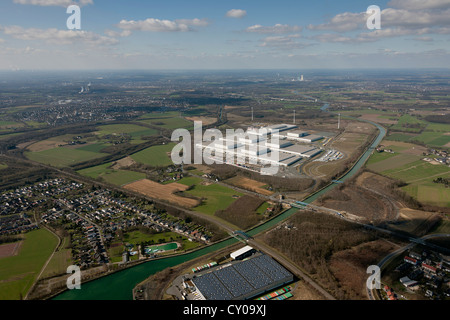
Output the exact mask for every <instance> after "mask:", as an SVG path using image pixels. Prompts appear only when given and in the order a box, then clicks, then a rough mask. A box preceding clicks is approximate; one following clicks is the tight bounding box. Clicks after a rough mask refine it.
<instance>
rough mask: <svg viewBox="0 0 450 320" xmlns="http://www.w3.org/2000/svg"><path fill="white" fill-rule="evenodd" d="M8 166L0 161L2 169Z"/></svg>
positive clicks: (0, 168)
mask: <svg viewBox="0 0 450 320" xmlns="http://www.w3.org/2000/svg"><path fill="white" fill-rule="evenodd" d="M6 168H8V166H7V165H6V164H3V163H0V170H3V169H6Z"/></svg>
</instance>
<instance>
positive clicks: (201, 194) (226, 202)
mask: <svg viewBox="0 0 450 320" xmlns="http://www.w3.org/2000/svg"><path fill="white" fill-rule="evenodd" d="M187 193H189V194H192V195H193V196H195V197H198V198H204V199H205V200H204V202H203V204H201V205H199V206H197V207H195V208H194V210H195V211H198V212H201V213H205V214H209V215H214V213H215V212H216V211H217V210H225V209H226V208H228V207H229V206H230V205H231V204H232V203H233V202H234V201H236V199H235V198H233V196H239V197H241V196H243V195H244V194H242V193H240V192H237V191H234V190H233V189H230V188H227V187H224V186H221V185H218V184H211V185H209V186H204V185H195V186H194V188H193V189H191V190H189V191H187Z"/></svg>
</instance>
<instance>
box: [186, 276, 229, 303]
mask: <svg viewBox="0 0 450 320" xmlns="http://www.w3.org/2000/svg"><path fill="white" fill-rule="evenodd" d="M193 282H194V284H195V285H196V286H197V287H198V288H199V289H200V292H201V293H202V294H203V296H204V297H205V298H206V299H209V300H231V299H233V296H232V295H231V293H230V292H229V291H228V290H227V289H226V288H224V286H223V285H222V283H221V282H220V281H219V280H218V279H217V277H216V276H215V275H214V274H213V273H207V274H205V275H203V276H201V277H198V278H195V279H193Z"/></svg>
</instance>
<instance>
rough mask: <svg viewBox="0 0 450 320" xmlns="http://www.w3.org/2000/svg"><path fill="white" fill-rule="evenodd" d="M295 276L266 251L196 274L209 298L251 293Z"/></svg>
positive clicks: (198, 285)
mask: <svg viewBox="0 0 450 320" xmlns="http://www.w3.org/2000/svg"><path fill="white" fill-rule="evenodd" d="M286 279H292V274H291V273H290V272H289V271H287V270H286V269H285V268H283V267H282V266H281V265H279V264H278V263H277V262H276V261H275V260H273V259H272V258H270V257H269V256H266V255H261V256H257V257H255V258H252V259H249V260H246V261H242V262H239V263H236V264H233V265H231V266H228V267H225V268H222V269H219V270H215V271H213V272H211V273H207V274H204V275H202V276H199V277H196V278H194V279H193V280H192V281H193V282H194V284H195V285H196V286H197V288H198V289H199V290H200V292H201V293H202V294H203V295H204V296H205V298H206V299H208V300H231V299H237V298H241V297H244V298H245V296H246V295H249V294H250V293H252V292H253V291H255V290H256V291H257V290H260V289H263V288H264V287H267V286H270V285H271V284H273V283H276V282H279V281H282V280H286Z"/></svg>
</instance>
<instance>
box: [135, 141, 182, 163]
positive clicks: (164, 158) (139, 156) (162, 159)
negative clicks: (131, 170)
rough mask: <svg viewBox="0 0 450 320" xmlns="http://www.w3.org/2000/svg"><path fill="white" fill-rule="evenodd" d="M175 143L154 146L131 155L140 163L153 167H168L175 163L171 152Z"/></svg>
mask: <svg viewBox="0 0 450 320" xmlns="http://www.w3.org/2000/svg"><path fill="white" fill-rule="evenodd" d="M174 146H175V143H168V144H166V145H160V146H154V147H150V148H147V149H145V150H142V151H140V152H137V153H135V154H133V155H131V158H132V159H133V160H134V161H136V162H139V163H142V164H147V165H150V166H152V167H166V166H169V165H171V164H173V162H172V159H171V152H172V149H173V147H174Z"/></svg>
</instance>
